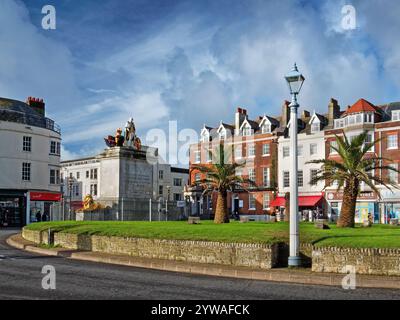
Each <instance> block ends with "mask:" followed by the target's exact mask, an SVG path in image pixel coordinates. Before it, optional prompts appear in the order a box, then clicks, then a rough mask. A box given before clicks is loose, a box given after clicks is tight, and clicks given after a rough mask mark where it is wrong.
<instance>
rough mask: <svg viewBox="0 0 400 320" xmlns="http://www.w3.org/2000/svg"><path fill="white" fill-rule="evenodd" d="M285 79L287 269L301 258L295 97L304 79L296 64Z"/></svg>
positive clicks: (299, 263)
mask: <svg viewBox="0 0 400 320" xmlns="http://www.w3.org/2000/svg"><path fill="white" fill-rule="evenodd" d="M285 79H286V81H287V83H288V85H289V89H290V94H291V95H292V102H291V103H290V105H289V107H290V129H289V134H290V152H291V161H290V249H289V250H290V253H289V260H288V265H289V267H299V266H300V265H301V258H300V253H299V251H300V250H299V247H300V241H299V214H298V210H299V204H298V196H299V190H298V182H297V175H298V163H297V162H298V161H297V110H298V108H299V104H298V103H297V95H298V94H299V92H300V90H301V87H302V86H303V82H304V80H305V79H304V77H303V75H302V74H301V73H300V72H299V70H298V69H297V65H296V63H295V64H294V67H293V69H292V71H290V72H289V73H288V74H287V75H286V76H285Z"/></svg>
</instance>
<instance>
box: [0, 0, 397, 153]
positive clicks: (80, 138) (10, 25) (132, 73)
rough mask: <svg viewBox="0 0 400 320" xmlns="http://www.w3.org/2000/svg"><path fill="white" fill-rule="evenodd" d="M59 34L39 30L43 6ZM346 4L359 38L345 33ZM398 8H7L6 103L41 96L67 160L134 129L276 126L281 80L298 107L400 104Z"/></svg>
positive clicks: (107, 2) (295, 1) (248, 0)
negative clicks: (294, 85)
mask: <svg viewBox="0 0 400 320" xmlns="http://www.w3.org/2000/svg"><path fill="white" fill-rule="evenodd" d="M46 4H52V5H54V6H55V8H56V10H57V29H56V30H43V29H42V28H41V19H42V17H43V15H42V14H41V10H42V7H43V6H44V5H46ZM344 4H352V5H353V6H354V7H355V9H356V17H357V29H356V30H352V31H348V30H343V28H342V27H341V20H342V18H343V15H342V13H341V9H342V7H343V5H344ZM399 16H400V2H398V1H390V0H388V1H379V0H368V1H340V0H339V1H333V0H332V1H329V0H327V1H300V0H286V1H285V0H283V1H282V0H279V1H278V0H276V1H272V0H271V1H267V0H263V1H262V0H259V1H256V0H254V1H253V0H245V1H244V0H243V1H242V0H230V1H227V0H226V1H225V0H214V1H207V0H204V1H172V0H159V1H149V0H140V1H137V0H103V1H101V2H100V1H95V0H82V1H75V0H57V1H55V0H53V1H52V0H46V1H42V0H2V1H1V3H0V30H1V31H0V42H1V43H2V44H8V45H6V46H2V50H0V70H1V72H0V96H3V97H10V98H14V99H19V100H25V98H26V97H27V96H37V97H42V98H44V99H45V100H46V102H47V112H48V115H49V116H50V117H52V118H54V119H55V120H56V121H57V122H58V123H59V124H60V125H61V127H62V130H63V142H64V148H63V157H64V159H67V158H72V157H78V156H86V155H92V154H94V153H96V152H97V151H99V150H101V149H102V148H103V147H104V143H103V141H102V140H103V139H102V138H103V137H104V136H106V135H108V134H110V133H113V132H114V130H115V128H117V127H121V126H123V125H124V124H125V122H126V120H127V119H128V118H129V117H131V116H132V117H133V118H134V119H135V121H136V126H137V128H138V131H139V134H140V135H141V136H142V137H145V136H146V132H148V130H150V129H152V128H160V129H166V128H167V127H168V120H177V121H178V126H179V128H193V129H195V130H200V128H201V127H202V125H203V123H207V124H209V125H217V124H218V123H219V120H220V119H223V120H224V121H225V122H232V121H233V112H234V110H235V109H236V107H237V106H242V107H245V108H247V109H248V111H249V113H250V117H256V116H258V115H262V114H265V113H266V114H269V115H278V114H279V113H280V106H281V104H282V101H283V100H284V99H289V97H288V92H287V87H286V84H285V82H284V79H283V75H284V74H285V73H286V72H287V71H289V70H290V68H291V66H292V64H293V62H294V61H296V62H297V64H298V66H299V68H300V71H302V72H303V73H304V75H305V77H306V82H305V85H304V88H303V91H302V94H301V96H300V103H301V105H302V107H304V108H307V109H308V110H310V111H313V110H316V111H317V112H318V111H319V112H325V111H326V107H327V104H328V101H329V99H330V98H331V97H334V98H336V99H338V100H339V103H340V104H341V106H342V107H343V108H345V107H346V106H347V105H349V104H352V103H354V102H355V101H356V100H357V99H359V98H361V97H363V98H366V99H368V100H370V101H371V102H372V103H376V104H381V103H386V102H390V101H398V100H400V94H399V92H400V90H399V89H400V77H399V76H398V75H399V73H400V42H399V41H398V34H399V31H400V19H398V17H399Z"/></svg>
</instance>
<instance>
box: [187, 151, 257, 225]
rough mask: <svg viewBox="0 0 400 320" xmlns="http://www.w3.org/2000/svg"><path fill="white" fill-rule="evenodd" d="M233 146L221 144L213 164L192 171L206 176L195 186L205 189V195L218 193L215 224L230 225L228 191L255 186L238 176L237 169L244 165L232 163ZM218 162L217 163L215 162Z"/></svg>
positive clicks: (197, 166) (215, 153)
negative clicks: (247, 185) (246, 185)
mask: <svg viewBox="0 0 400 320" xmlns="http://www.w3.org/2000/svg"><path fill="white" fill-rule="evenodd" d="M231 148H232V147H231V146H224V144H222V143H221V144H220V145H219V147H218V148H216V150H215V151H214V152H213V161H212V162H213V163H212V164H204V165H202V164H199V165H193V166H192V170H195V171H199V172H200V173H203V174H205V175H206V178H205V179H200V180H199V181H196V182H194V185H200V186H202V187H203V188H204V191H203V194H206V193H209V192H213V191H216V192H217V193H218V195H217V205H216V210H215V216H214V223H218V224H221V223H229V215H228V205H227V198H228V191H234V190H235V189H244V190H246V188H245V186H244V185H245V184H249V185H253V184H254V182H253V181H251V180H249V179H245V178H242V177H241V176H239V175H237V169H239V168H241V167H243V166H244V163H235V162H233V161H232V158H231V157H230V155H231V150H230V149H231ZM215 160H216V161H215Z"/></svg>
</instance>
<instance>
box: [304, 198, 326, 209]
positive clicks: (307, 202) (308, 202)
mask: <svg viewBox="0 0 400 320" xmlns="http://www.w3.org/2000/svg"><path fill="white" fill-rule="evenodd" d="M322 198H323V197H322V196H300V197H299V207H315V206H316V205H317V204H318V203H319V202H320V201H321V200H322Z"/></svg>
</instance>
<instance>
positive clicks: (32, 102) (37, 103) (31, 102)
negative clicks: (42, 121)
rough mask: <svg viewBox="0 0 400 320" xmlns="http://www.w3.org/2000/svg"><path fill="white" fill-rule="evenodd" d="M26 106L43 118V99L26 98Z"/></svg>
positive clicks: (44, 111)
mask: <svg viewBox="0 0 400 320" xmlns="http://www.w3.org/2000/svg"><path fill="white" fill-rule="evenodd" d="M26 104H27V105H28V106H30V107H31V108H32V109H33V110H35V111H36V112H37V113H39V114H40V115H42V116H45V114H46V109H45V106H46V104H45V103H44V101H43V99H39V98H34V97H28V99H27V100H26Z"/></svg>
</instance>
